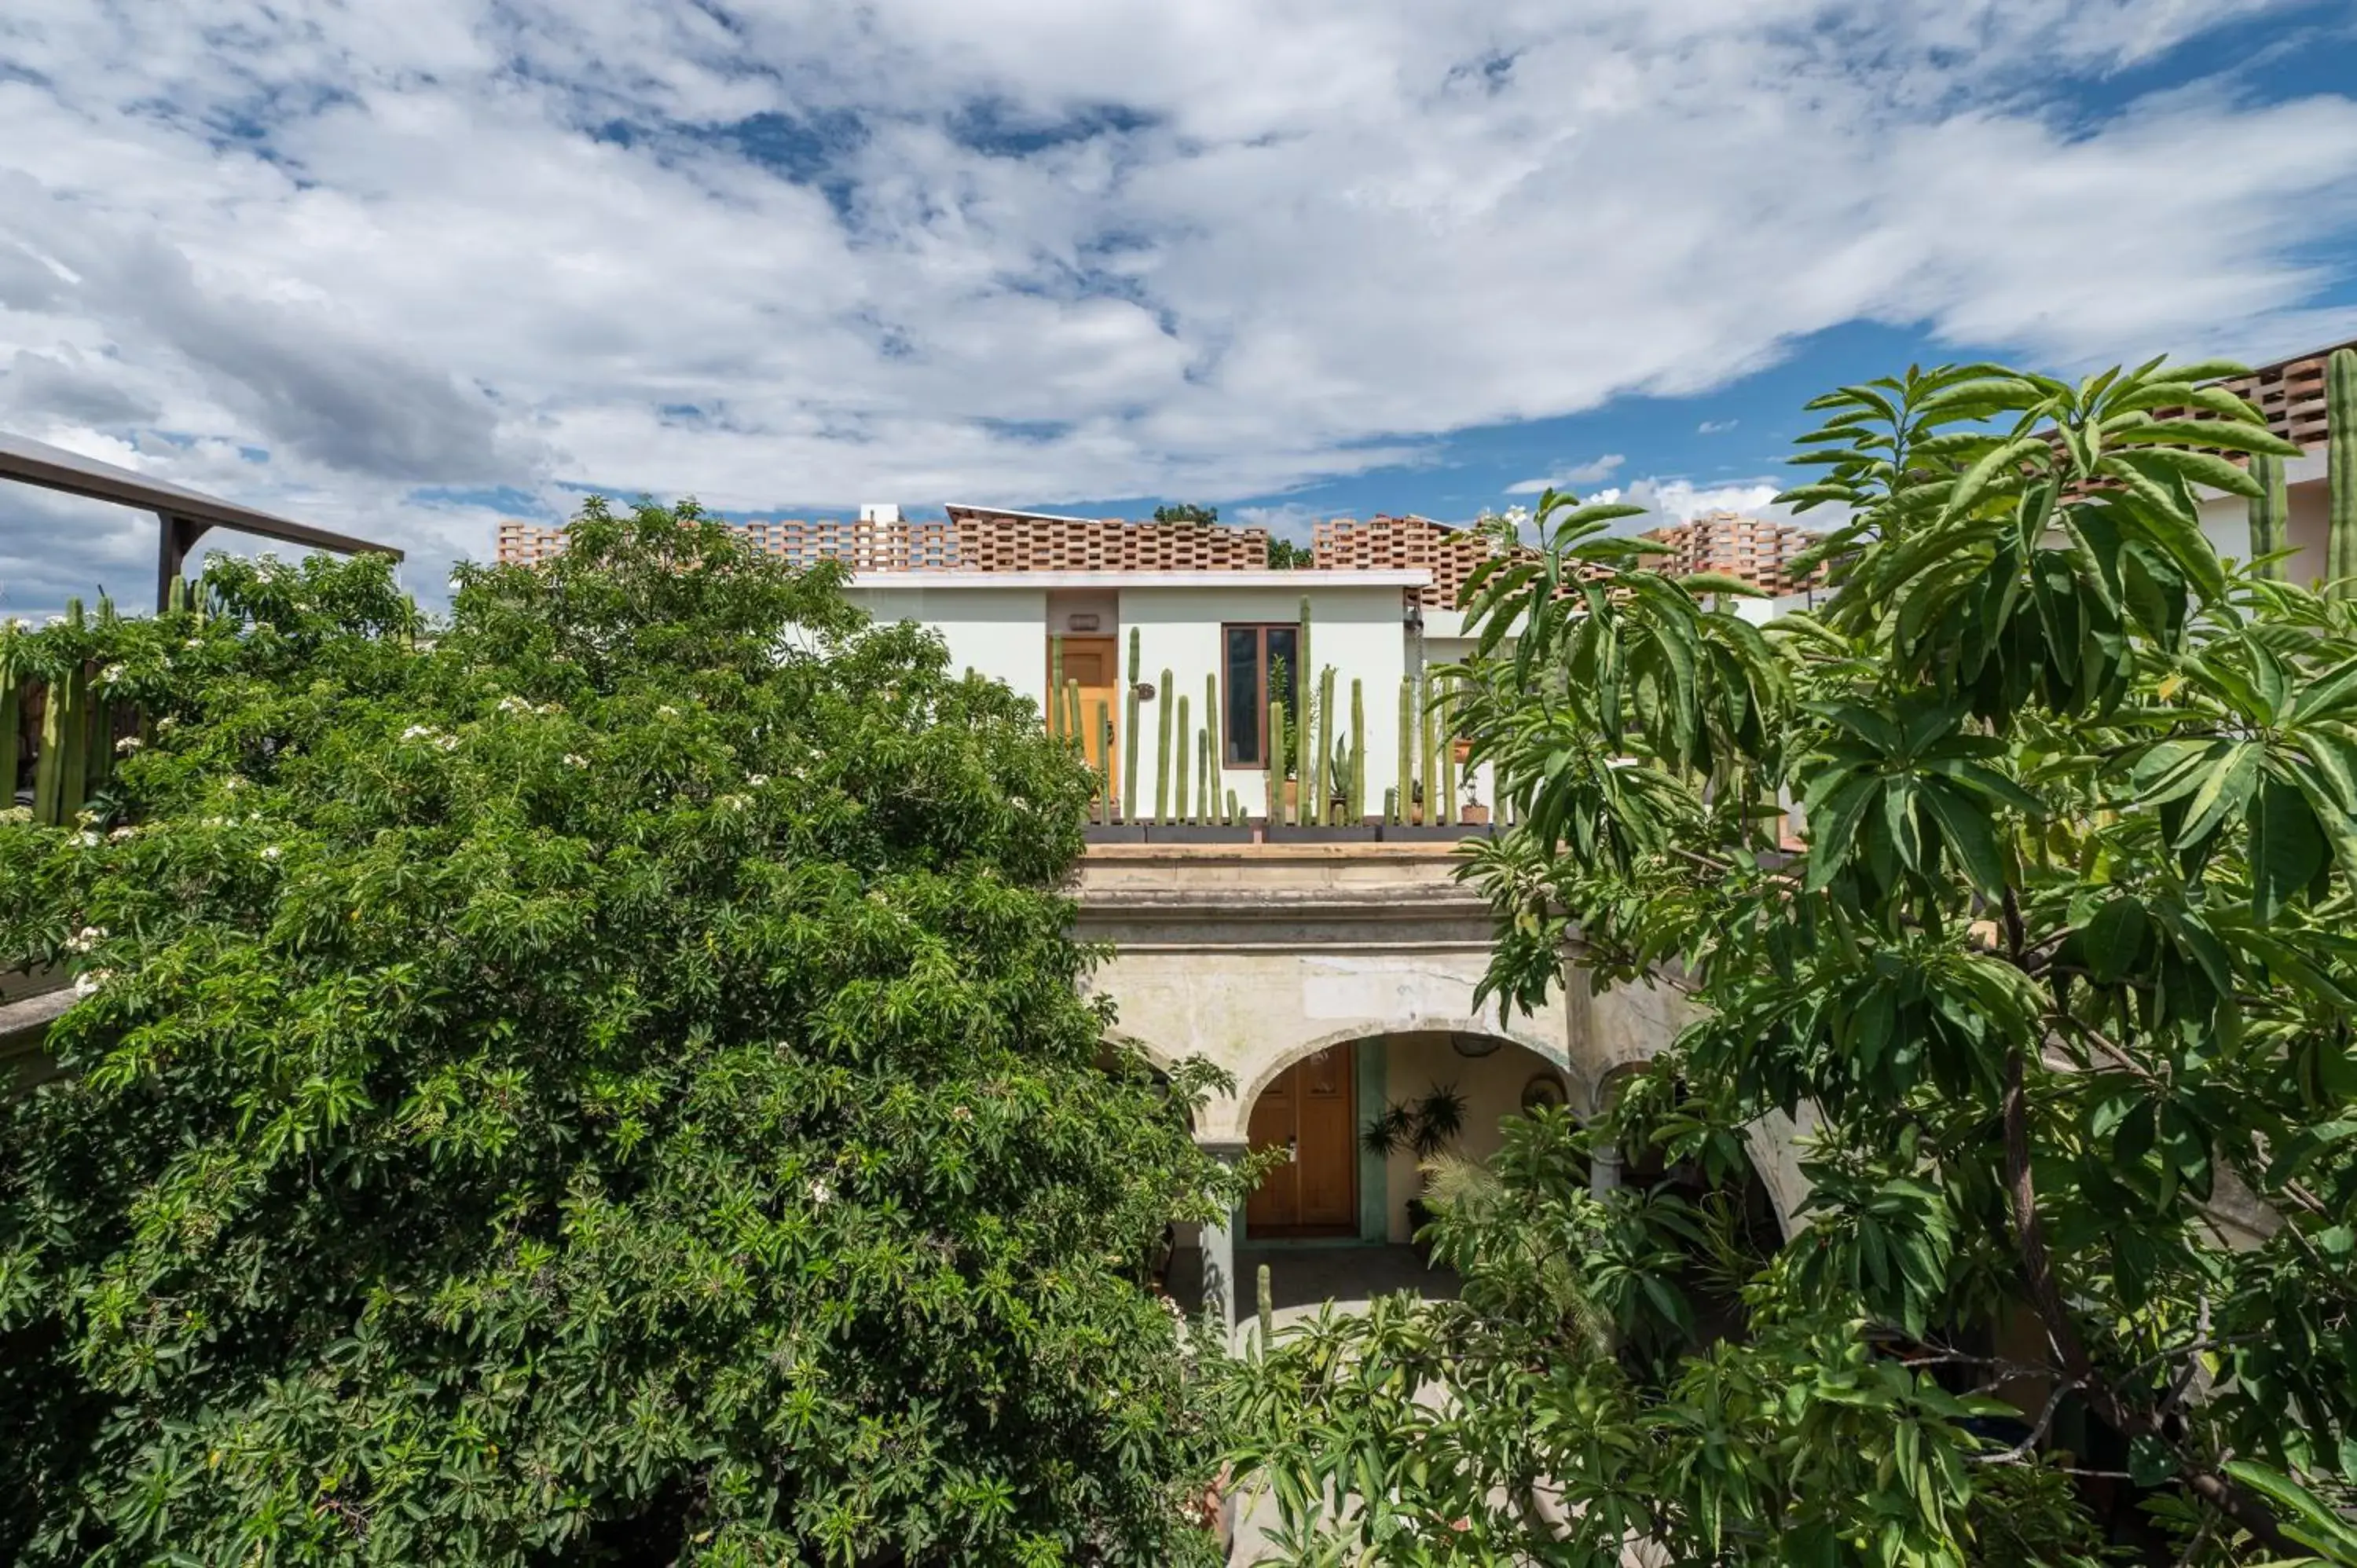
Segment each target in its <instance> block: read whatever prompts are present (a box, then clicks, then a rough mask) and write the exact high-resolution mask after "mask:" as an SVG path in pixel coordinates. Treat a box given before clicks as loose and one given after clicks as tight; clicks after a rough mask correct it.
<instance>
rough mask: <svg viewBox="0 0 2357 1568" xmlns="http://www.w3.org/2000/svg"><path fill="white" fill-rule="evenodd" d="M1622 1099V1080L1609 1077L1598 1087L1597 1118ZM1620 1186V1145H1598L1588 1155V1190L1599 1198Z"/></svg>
mask: <svg viewBox="0 0 2357 1568" xmlns="http://www.w3.org/2000/svg"><path fill="white" fill-rule="evenodd" d="M1618 1099H1620V1079H1619V1078H1618V1077H1617V1076H1608V1077H1607V1078H1606V1079H1604V1081H1603V1082H1602V1083H1600V1084H1598V1086H1597V1090H1596V1117H1595V1118H1591V1119H1590V1120H1591V1121H1592V1120H1595V1119H1596V1118H1600V1117H1602V1116H1603V1114H1604V1113H1605V1112H1607V1111H1609V1110H1610V1109H1611V1108H1612V1102H1613V1101H1616V1100H1618ZM1619 1187H1620V1144H1598V1146H1596V1147H1595V1148H1592V1149H1590V1150H1589V1151H1588V1153H1587V1190H1588V1191H1589V1192H1590V1193H1592V1194H1594V1195H1595V1196H1596V1197H1603V1196H1604V1195H1605V1194H1607V1193H1609V1192H1612V1191H1615V1190H1617V1189H1618V1188H1619Z"/></svg>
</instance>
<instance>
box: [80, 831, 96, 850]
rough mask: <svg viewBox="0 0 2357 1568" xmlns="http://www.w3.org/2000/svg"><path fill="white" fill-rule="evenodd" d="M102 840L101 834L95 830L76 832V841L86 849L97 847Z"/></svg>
mask: <svg viewBox="0 0 2357 1568" xmlns="http://www.w3.org/2000/svg"><path fill="white" fill-rule="evenodd" d="M74 843H77V844H80V845H81V847H82V848H84V849H96V848H97V847H98V846H99V844H100V843H102V840H101V839H100V838H99V836H98V835H97V834H96V833H93V832H79V833H76V834H74Z"/></svg>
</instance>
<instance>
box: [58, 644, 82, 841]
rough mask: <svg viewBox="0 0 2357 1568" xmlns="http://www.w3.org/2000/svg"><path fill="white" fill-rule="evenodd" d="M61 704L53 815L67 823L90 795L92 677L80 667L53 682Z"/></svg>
mask: <svg viewBox="0 0 2357 1568" xmlns="http://www.w3.org/2000/svg"><path fill="white" fill-rule="evenodd" d="M49 689H50V691H51V693H53V694H57V695H60V696H62V698H63V701H61V702H60V703H59V705H58V716H59V719H60V720H61V721H62V722H61V723H60V724H59V726H58V805H57V815H56V816H55V817H54V818H53V819H52V821H54V822H56V823H57V825H58V826H59V827H65V826H68V825H69V824H70V823H71V822H73V820H74V813H75V812H77V811H81V804H82V801H83V800H85V799H87V798H88V794H89V782H90V677H89V675H88V674H86V673H84V672H83V671H82V670H81V668H80V667H79V666H77V667H75V668H74V669H72V670H70V671H68V672H67V673H66V676H65V678H64V679H63V680H61V681H55V682H50V687H49Z"/></svg>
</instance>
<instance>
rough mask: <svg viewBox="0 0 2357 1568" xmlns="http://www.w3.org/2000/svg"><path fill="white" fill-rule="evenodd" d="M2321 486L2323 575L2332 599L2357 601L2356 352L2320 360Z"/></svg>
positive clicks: (2336, 352) (2336, 351)
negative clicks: (2326, 505) (2324, 494)
mask: <svg viewBox="0 0 2357 1568" xmlns="http://www.w3.org/2000/svg"><path fill="white" fill-rule="evenodd" d="M2324 413H2325V428H2326V431H2327V432H2328V434H2327V435H2326V439H2325V472H2326V476H2327V477H2326V487H2327V489H2328V490H2329V491H2330V510H2328V511H2327V513H2326V516H2325V535H2324V541H2325V542H2324V575H2325V576H2326V577H2328V578H2329V579H2330V582H2331V586H2330V593H2331V594H2332V595H2333V596H2334V597H2336V598H2343V599H2345V598H2351V597H2357V582H2352V581H2351V578H2352V577H2357V351H2352V350H2351V349H2334V350H2333V351H2332V357H2331V358H2330V359H2329V360H2325V361H2324Z"/></svg>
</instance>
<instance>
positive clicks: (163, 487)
mask: <svg viewBox="0 0 2357 1568" xmlns="http://www.w3.org/2000/svg"><path fill="white" fill-rule="evenodd" d="M0 479H13V480H15V481H16V483H18V484H25V485H35V486H38V487H39V488H40V489H45V490H58V491H60V492H62V493H63V494H66V495H70V496H87V497H89V498H90V499H92V500H102V501H112V502H113V504H115V505H116V506H127V507H132V508H135V509H136V510H140V511H152V512H154V513H156V516H157V517H159V518H161V519H162V520H163V522H164V549H163V560H162V562H161V564H160V570H159V577H160V579H161V580H160V581H159V582H158V584H157V586H156V594H157V605H158V607H161V606H162V603H163V596H164V594H165V592H166V590H167V588H168V586H169V580H170V578H172V577H173V576H176V575H178V572H179V565H180V562H181V560H182V559H183V558H184V557H185V555H186V553H187V550H188V545H189V544H190V543H191V542H194V540H195V539H196V537H197V536H198V535H199V534H200V533H202V532H205V531H206V530H207V529H210V528H228V529H234V530H235V531H236V532H240V533H250V534H253V535H254V536H256V537H257V538H262V539H268V540H273V541H275V542H278V543H281V544H296V545H300V546H302V547H303V548H304V549H306V550H331V551H334V552H336V553H339V554H343V555H390V556H392V557H393V559H394V560H396V561H398V560H400V559H402V553H401V552H400V551H399V550H397V549H395V548H394V547H393V546H392V545H390V544H379V543H377V542H374V541H373V540H367V539H356V538H354V537H352V536H351V535H350V534H348V533H337V532H332V531H330V530H328V529H324V528H314V527H312V526H311V525H310V524H309V523H306V522H296V521H294V520H293V519H292V518H285V517H279V516H277V515H276V514H274V513H272V512H266V511H257V510H254V509H253V508H252V507H245V506H240V505H238V504H237V503H236V502H235V501H225V500H223V499H221V498H220V497H219V496H209V495H207V494H205V493H204V492H203V491H202V490H192V489H188V487H187V486H185V485H176V484H172V483H170V482H169V481H167V480H164V479H157V478H150V477H149V476H147V475H145V474H141V473H135V472H134V471H133V470H131V469H129V468H121V467H116V466H115V465H113V463H102V462H100V461H99V460H98V459H97V458H95V457H85V456H82V455H81V453H79V452H70V451H68V450H66V449H65V448H64V447H62V446H50V445H49V444H48V442H46V441H35V440H32V439H30V438H28V437H27V436H22V435H8V434H7V433H6V432H5V431H0Z"/></svg>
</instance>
